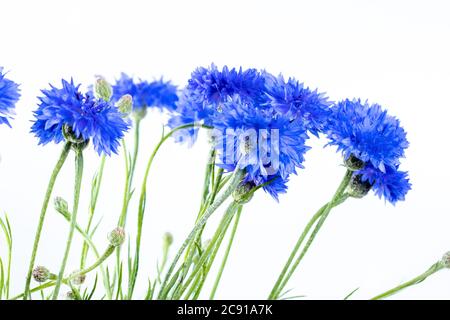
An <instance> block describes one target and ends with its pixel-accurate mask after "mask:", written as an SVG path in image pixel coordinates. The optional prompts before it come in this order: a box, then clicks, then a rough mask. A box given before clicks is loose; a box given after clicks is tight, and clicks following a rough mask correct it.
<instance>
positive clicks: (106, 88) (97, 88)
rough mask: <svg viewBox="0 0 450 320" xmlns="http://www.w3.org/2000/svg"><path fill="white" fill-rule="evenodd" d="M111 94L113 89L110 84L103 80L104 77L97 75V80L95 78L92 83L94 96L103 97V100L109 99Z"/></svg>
mask: <svg viewBox="0 0 450 320" xmlns="http://www.w3.org/2000/svg"><path fill="white" fill-rule="evenodd" d="M112 94H113V90H112V87H111V85H110V84H109V83H108V81H106V80H105V78H103V77H101V76H98V77H97V80H95V85H94V96H95V97H96V98H97V99H103V100H105V101H109V100H111V97H112Z"/></svg>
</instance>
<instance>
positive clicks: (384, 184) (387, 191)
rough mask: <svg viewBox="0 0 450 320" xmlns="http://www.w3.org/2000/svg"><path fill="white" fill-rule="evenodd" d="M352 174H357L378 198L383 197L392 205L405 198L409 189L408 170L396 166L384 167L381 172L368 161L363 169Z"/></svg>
mask: <svg viewBox="0 0 450 320" xmlns="http://www.w3.org/2000/svg"><path fill="white" fill-rule="evenodd" d="M354 175H358V176H359V177H360V180H361V181H362V182H363V183H364V182H365V183H369V184H370V185H371V186H372V190H373V191H374V192H375V194H376V195H377V196H378V197H379V198H384V199H385V200H387V201H389V202H390V203H392V204H394V205H395V203H396V202H397V201H403V200H405V196H406V194H407V193H408V191H409V190H410V189H411V184H410V182H409V178H408V172H405V171H400V170H398V168H392V167H386V170H385V171H384V172H383V171H381V170H380V169H379V168H375V167H374V166H373V165H372V164H370V163H368V164H367V165H366V166H365V167H364V168H363V169H361V170H359V171H355V173H354Z"/></svg>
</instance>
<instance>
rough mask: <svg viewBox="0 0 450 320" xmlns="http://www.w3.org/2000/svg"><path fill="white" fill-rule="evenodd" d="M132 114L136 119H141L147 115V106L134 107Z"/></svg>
mask: <svg viewBox="0 0 450 320" xmlns="http://www.w3.org/2000/svg"><path fill="white" fill-rule="evenodd" d="M133 115H134V117H135V118H136V119H138V120H142V119H144V118H145V116H146V115H147V108H146V107H139V108H134V109H133Z"/></svg>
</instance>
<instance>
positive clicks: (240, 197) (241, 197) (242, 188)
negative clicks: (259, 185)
mask: <svg viewBox="0 0 450 320" xmlns="http://www.w3.org/2000/svg"><path fill="white" fill-rule="evenodd" d="M254 187H255V185H254V184H253V183H251V182H243V183H241V184H240V185H239V186H238V187H237V188H236V189H235V190H234V191H233V194H232V195H233V199H234V201H235V202H236V203H238V204H245V203H248V202H249V201H250V200H252V198H253V192H251V191H252V189H253V188H254Z"/></svg>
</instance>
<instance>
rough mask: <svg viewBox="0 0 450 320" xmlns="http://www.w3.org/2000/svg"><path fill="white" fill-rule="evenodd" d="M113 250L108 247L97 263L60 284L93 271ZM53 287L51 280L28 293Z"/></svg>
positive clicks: (21, 295) (19, 296)
mask: <svg viewBox="0 0 450 320" xmlns="http://www.w3.org/2000/svg"><path fill="white" fill-rule="evenodd" d="M80 230H81V231H82V229H81V228H80ZM93 248H94V247H93ZM115 248H116V247H114V246H108V248H107V249H106V251H105V252H104V253H103V254H102V255H101V256H99V257H98V259H97V261H96V262H94V264H92V265H91V266H90V267H88V268H85V269H83V270H81V271H78V272H76V273H74V274H72V275H70V276H68V277H66V278H64V279H62V281H61V282H62V283H65V284H67V283H68V282H69V281H71V280H72V279H74V278H76V277H78V276H81V275H84V274H87V273H89V272H91V271H92V270H94V269H95V268H97V267H98V266H100V267H101V264H102V263H103V262H104V261H105V260H106V259H107V258H108V257H109V256H110V255H111V254H112V253H113V252H114V249H115ZM97 254H98V252H97ZM54 285H56V281H53V280H52V281H49V282H47V283H44V284H41V285H40V286H37V287H34V288H33V289H31V290H30V292H36V291H40V290H44V289H47V288H50V287H53V286H54ZM23 296H24V294H23V293H22V294H19V295H17V296H15V297H13V298H11V299H10V300H17V299H20V298H22V297H23Z"/></svg>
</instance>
